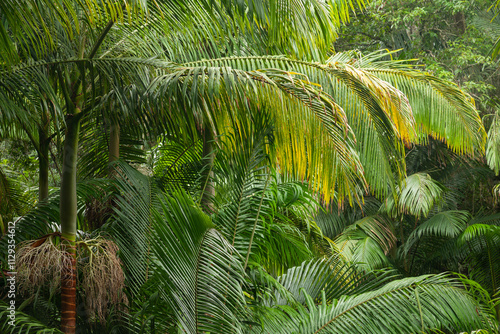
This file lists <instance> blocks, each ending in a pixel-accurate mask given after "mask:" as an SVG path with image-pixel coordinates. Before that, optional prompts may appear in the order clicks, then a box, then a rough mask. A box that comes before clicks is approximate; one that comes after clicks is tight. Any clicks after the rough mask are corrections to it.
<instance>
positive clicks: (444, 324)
mask: <svg viewBox="0 0 500 334" xmlns="http://www.w3.org/2000/svg"><path fill="white" fill-rule="evenodd" d="M463 287H464V285H463V283H461V282H460V281H458V280H456V279H453V278H451V277H449V276H446V275H434V276H431V275H428V276H419V277H411V278H405V279H401V280H397V281H393V282H390V283H388V284H386V285H385V286H383V287H382V288H380V289H378V290H374V291H370V292H365V293H362V294H359V295H355V296H343V297H341V298H339V299H338V300H335V301H334V303H332V304H328V303H327V302H326V300H323V301H322V303H321V304H319V305H317V304H316V303H315V302H314V300H313V298H311V297H310V296H307V295H306V301H307V308H305V307H301V308H298V309H293V308H291V307H280V308H275V309H274V313H271V312H270V314H273V319H272V320H271V319H267V320H268V322H269V323H270V324H269V325H268V328H270V329H271V330H264V332H265V333H302V334H309V333H341V332H342V333H366V332H370V333H378V332H384V333H406V332H421V331H422V332H429V331H433V330H435V331H436V330H437V331H439V330H449V331H464V330H465V331H473V330H478V329H486V330H493V326H494V325H493V323H494V322H492V321H494V320H493V319H492V315H491V313H490V310H488V309H485V308H483V307H482V306H481V305H480V304H479V303H478V302H477V301H476V300H475V299H474V297H473V296H472V295H470V294H469V293H468V292H467V291H466V290H464V289H463ZM278 310H279V311H278ZM280 311H281V312H282V313H281V312H280ZM280 313H281V314H280ZM253 332H256V333H257V332H260V329H255V330H253Z"/></svg>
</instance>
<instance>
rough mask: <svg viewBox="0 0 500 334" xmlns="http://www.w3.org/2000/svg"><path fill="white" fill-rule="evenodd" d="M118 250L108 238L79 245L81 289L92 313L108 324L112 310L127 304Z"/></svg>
mask: <svg viewBox="0 0 500 334" xmlns="http://www.w3.org/2000/svg"><path fill="white" fill-rule="evenodd" d="M117 252H118V246H117V245H116V244H115V243H114V242H112V241H110V240H106V239H104V238H101V237H99V238H97V239H92V240H84V241H81V242H78V257H79V259H80V261H81V262H83V263H80V270H81V279H80V281H81V287H82V288H83V290H84V295H85V297H84V299H85V306H86V308H87V310H88V313H89V314H91V315H93V317H95V318H97V319H98V320H99V321H101V322H103V323H105V321H106V316H107V315H108V311H109V308H110V306H115V307H118V308H120V306H122V305H123V304H127V303H128V301H127V297H126V295H125V294H124V293H123V289H124V287H125V275H124V273H123V270H122V267H121V261H120V260H119V258H118V256H117Z"/></svg>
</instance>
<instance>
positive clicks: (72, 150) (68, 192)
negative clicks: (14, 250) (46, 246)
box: [60, 116, 80, 334]
mask: <svg viewBox="0 0 500 334" xmlns="http://www.w3.org/2000/svg"><path fill="white" fill-rule="evenodd" d="M66 126H67V129H66V138H65V140H64V155H63V170H62V180H61V200H60V218H61V234H62V244H63V247H64V249H65V251H66V255H67V256H68V257H69V259H70V262H71V266H69V267H67V266H63V270H62V273H61V330H62V331H63V332H64V333H66V334H74V333H75V331H76V243H75V242H76V219H77V198H76V161H77V154H78V134H79V131H80V118H79V117H78V116H76V117H75V116H69V117H68V119H67V121H66Z"/></svg>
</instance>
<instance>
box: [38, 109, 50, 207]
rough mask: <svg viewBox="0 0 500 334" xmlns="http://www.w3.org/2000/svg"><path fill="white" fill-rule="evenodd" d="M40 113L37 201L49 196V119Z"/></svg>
mask: <svg viewBox="0 0 500 334" xmlns="http://www.w3.org/2000/svg"><path fill="white" fill-rule="evenodd" d="M44 116H47V115H46V114H45V113H44V115H42V126H41V127H40V128H39V129H38V146H39V150H38V165H39V166H38V167H39V169H38V202H42V201H43V200H45V199H46V198H47V197H48V196H49V144H50V141H49V138H48V136H47V134H48V130H49V123H48V122H49V121H48V119H47V117H44Z"/></svg>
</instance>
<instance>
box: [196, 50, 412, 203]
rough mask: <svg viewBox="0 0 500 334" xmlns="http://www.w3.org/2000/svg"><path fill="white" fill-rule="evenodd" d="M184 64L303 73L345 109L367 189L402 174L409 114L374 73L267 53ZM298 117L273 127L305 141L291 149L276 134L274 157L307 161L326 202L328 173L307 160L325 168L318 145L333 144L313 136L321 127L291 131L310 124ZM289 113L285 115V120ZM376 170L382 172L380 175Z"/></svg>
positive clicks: (381, 190) (380, 187)
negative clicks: (299, 124) (261, 55)
mask: <svg viewBox="0 0 500 334" xmlns="http://www.w3.org/2000/svg"><path fill="white" fill-rule="evenodd" d="M186 65H190V66H193V65H197V66H201V65H209V66H222V65H223V66H230V67H231V68H238V69H242V70H256V69H264V68H279V69H282V70H285V71H294V72H298V73H303V74H304V75H305V76H306V77H307V78H308V80H311V81H312V82H315V83H318V84H320V85H321V87H322V89H323V90H324V91H325V92H326V93H328V94H329V95H331V96H332V98H333V100H334V101H335V103H336V104H338V105H339V106H340V107H342V108H343V110H344V111H345V113H346V116H347V120H348V123H349V125H350V127H351V128H352V129H353V132H354V134H355V135H356V138H357V141H356V146H355V147H356V149H357V151H358V152H359V154H360V159H361V161H362V163H363V168H364V170H365V173H366V179H367V181H368V183H369V184H370V187H371V189H372V190H373V191H374V192H376V193H377V194H379V195H380V194H385V193H386V192H387V185H388V184H389V185H391V184H392V185H394V174H397V175H399V176H402V175H403V174H404V163H403V161H404V159H402V154H403V153H402V152H403V147H402V144H401V142H400V140H401V139H404V140H409V139H410V138H412V137H413V130H412V124H413V117H412V115H411V112H410V108H409V105H408V103H407V101H406V99H405V98H404V97H403V96H402V94H401V93H400V92H399V91H398V90H396V89H394V88H393V87H392V86H390V85H388V84H387V83H385V82H383V81H381V80H379V79H377V78H376V77H374V76H372V75H370V74H368V73H366V72H363V71H360V70H357V69H356V68H354V67H352V66H349V65H343V64H340V63H335V64H326V65H322V64H318V63H312V62H303V61H296V60H293V59H289V58H285V57H271V56H264V57H233V58H221V59H210V60H203V61H198V62H193V63H188V64H186ZM299 116H300V114H299V115H297V116H295V117H296V118H297V121H296V122H281V121H279V120H278V124H277V126H279V127H280V128H283V129H288V128H289V130H288V132H291V133H292V137H291V138H292V140H295V137H296V136H297V135H299V136H298V138H299V139H301V138H305V141H303V143H301V142H299V143H297V144H293V145H292V146H291V147H292V148H293V149H290V148H289V147H288V146H287V145H288V144H287V143H288V142H289V140H290V136H285V137H283V136H280V135H279V134H278V136H277V157H278V159H279V160H280V161H294V160H296V161H299V163H300V160H305V161H310V162H309V166H307V170H308V171H309V173H314V174H313V175H311V177H308V179H309V183H310V184H311V186H313V188H314V189H319V187H320V184H321V183H320V180H322V182H323V184H322V185H321V186H322V187H323V189H324V190H323V192H326V201H327V202H328V201H329V198H331V194H329V193H328V189H329V185H330V183H331V181H330V182H328V183H324V182H326V180H328V174H327V173H325V172H329V171H328V170H325V172H323V171H322V170H321V169H317V168H315V167H313V166H312V163H313V162H315V161H318V163H322V168H326V166H328V164H329V162H328V161H327V160H326V159H332V157H330V156H325V155H324V153H325V149H322V148H323V147H325V146H326V147H328V146H330V145H332V143H331V142H329V141H328V140H321V141H319V140H317V138H318V130H319V131H321V128H320V129H317V128H312V129H311V130H309V131H307V133H306V134H305V135H302V134H301V133H297V134H295V133H296V132H297V130H296V129H295V128H292V127H293V126H294V124H296V123H304V122H306V124H308V125H309V124H311V123H310V122H311V121H307V120H304V119H303V117H302V116H300V118H299ZM289 117H290V116H287V119H289ZM311 125H312V124H311ZM312 133H314V134H315V136H314V138H315V139H314V140H309V138H312V136H310V134H312ZM398 137H399V138H398ZM301 140H302V139H301ZM327 145H328V146H327ZM334 145H335V144H334ZM306 148H307V149H306ZM322 154H323V155H322ZM317 155H320V156H321V155H322V156H323V158H320V157H317ZM306 156H307V158H306ZM390 157H392V158H390ZM394 157H396V158H394ZM397 157H400V158H397ZM299 159H300V160H299ZM284 167H286V168H287V171H289V172H291V173H292V174H294V175H296V177H299V178H300V179H304V178H306V175H305V174H304V173H305V170H306V167H305V166H304V167H300V168H299V169H298V170H296V169H294V168H292V167H291V166H288V165H285V166H284ZM380 170H383V171H384V173H380ZM320 173H321V174H320ZM316 180H317V181H316Z"/></svg>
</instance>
